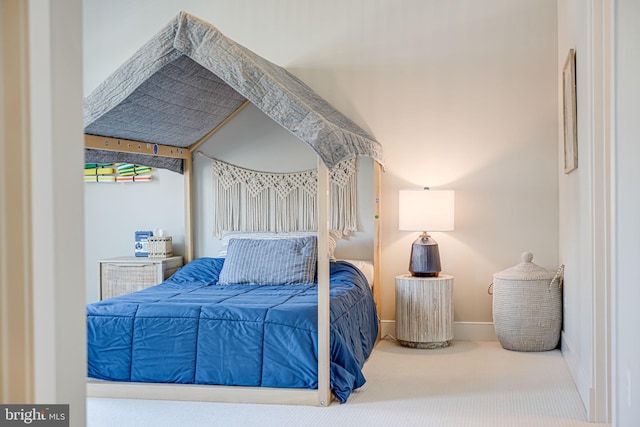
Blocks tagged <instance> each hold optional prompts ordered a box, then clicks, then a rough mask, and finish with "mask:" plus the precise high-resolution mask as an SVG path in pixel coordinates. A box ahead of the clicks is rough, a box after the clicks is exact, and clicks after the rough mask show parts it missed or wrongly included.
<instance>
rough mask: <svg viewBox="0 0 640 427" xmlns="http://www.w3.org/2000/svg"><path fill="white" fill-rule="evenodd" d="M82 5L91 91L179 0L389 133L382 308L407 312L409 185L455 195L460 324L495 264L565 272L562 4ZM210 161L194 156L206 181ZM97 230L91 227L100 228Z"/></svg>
mask: <svg viewBox="0 0 640 427" xmlns="http://www.w3.org/2000/svg"><path fill="white" fill-rule="evenodd" d="M84 5H85V10H84V17H85V22H84V25H85V52H84V53H85V57H84V61H85V62H84V66H85V94H87V93H89V91H90V90H91V89H93V88H94V87H95V86H96V85H97V84H99V83H100V82H101V81H102V80H103V79H104V78H105V77H107V76H108V75H109V74H110V73H111V72H112V71H113V70H114V69H115V68H116V67H117V66H118V65H119V64H120V63H122V62H123V61H125V60H126V59H127V58H128V57H129V56H130V55H131V54H132V53H133V52H134V51H135V50H136V49H137V48H138V47H139V46H140V45H142V43H143V42H145V41H146V40H147V39H148V38H150V37H151V36H152V35H153V34H154V33H155V32H156V31H157V30H158V29H159V28H160V27H161V26H163V25H164V24H165V23H166V22H168V21H169V20H170V19H171V18H172V17H173V16H175V14H176V13H177V12H178V11H179V10H180V9H182V10H186V11H188V12H190V13H193V14H195V15H197V16H199V17H200V18H202V19H205V20H207V21H209V22H211V23H212V24H213V25H215V26H217V27H218V28H220V30H221V31H223V32H224V33H225V34H226V35H228V36H229V37H231V38H232V39H234V40H236V41H238V42H239V43H242V44H244V45H245V46H247V47H248V48H250V49H251V50H253V51H255V52H256V53H258V54H260V55H262V56H264V57H265V58H267V59H269V60H271V61H273V62H275V63H277V64H279V65H281V66H284V67H286V68H287V69H288V70H290V71H291V72H293V73H294V74H295V75H297V76H298V77H300V78H301V79H302V80H304V81H305V82H306V83H307V84H309V85H310V86H311V87H312V88H313V89H315V90H316V91H317V92H318V93H319V94H320V95H321V96H323V97H325V98H326V99H327V100H328V101H329V102H331V103H332V104H333V105H334V106H335V107H337V108H338V109H339V110H341V111H342V112H343V113H345V114H346V115H347V116H349V117H351V118H352V119H353V120H354V121H356V122H357V123H358V124H359V125H361V126H362V127H363V128H365V129H367V130H369V131H370V132H371V133H372V134H373V135H374V136H375V137H376V138H377V139H378V140H379V141H380V142H381V143H382V144H383V147H384V149H385V153H386V162H387V169H386V173H385V175H384V176H383V190H382V213H381V224H382V247H383V254H382V255H383V264H382V286H383V289H382V294H383V295H382V296H383V306H382V317H383V319H385V320H392V319H394V317H395V302H394V277H395V276H396V275H398V274H402V273H405V272H406V270H407V264H408V257H409V250H410V246H411V242H412V241H413V240H415V238H416V235H415V233H407V232H400V231H398V229H397V228H398V225H397V194H398V190H399V189H401V188H407V187H422V186H425V185H430V186H432V187H442V188H449V189H454V190H456V191H457V193H456V198H457V199H456V202H457V211H456V231H454V232H451V233H434V237H435V238H436V239H437V240H438V241H439V243H440V248H441V256H442V261H443V268H444V270H445V271H446V272H447V273H449V274H453V275H454V276H455V278H456V285H455V318H456V320H457V321H459V322H471V323H480V324H482V322H491V320H492V314H491V297H490V296H489V295H488V294H487V287H488V285H489V284H490V283H491V280H492V274H493V273H494V272H497V271H500V270H503V269H505V268H507V267H510V266H511V265H513V264H516V263H518V262H519V261H520V253H521V252H522V251H525V250H530V251H532V252H533V253H534V255H535V261H536V262H537V263H538V264H540V265H542V266H544V267H547V268H549V269H552V270H555V269H556V268H557V266H558V245H557V241H558V214H557V212H558V189H557V180H558V177H557V168H558V153H557V144H558V135H557V126H558V120H557V105H556V93H557V92H556V91H557V81H556V77H557V76H556V71H557V59H556V2H555V0H520V1H517V2H514V1H512V0H484V1H481V2H479V1H476V0H455V1H447V2H442V1H435V0H428V1H425V0H400V1H393V2H391V1H374V2H372V1H369V0H350V1H344V0H326V1H322V2H319V1H318V2H296V1H283V0H265V1H260V2H257V1H249V0H239V1H234V2H225V1H208V2H200V1H195V0H190V1H181V2H177V1H170V0H156V1H151V0H148V1H136V2H129V1H126V0H113V1H109V2H104V1H98V0H85V2H84ZM247 114H248V115H250V114H252V113H251V112H250V111H249V112H248V113H247ZM234 123H235V119H234V120H232V121H231V122H230V123H229V126H231V125H234ZM255 127H257V125H255V124H247V125H246V127H245V125H244V123H243V126H242V128H243V129H240V130H238V134H235V133H234V138H236V139H237V140H242V139H243V138H244V135H245V134H246V135H247V139H251V138H253V137H254V135H255V133H256V132H261V131H262V129H263V125H260V130H257V129H256V128H255ZM221 132H222V131H221ZM241 132H242V133H241ZM211 147H212V146H210V145H209V144H207V145H206V146H205V147H204V149H206V150H209V149H211ZM225 150H226V148H225ZM222 155H224V156H228V158H234V157H235V156H236V155H235V154H233V153H231V152H224V153H221V156H222ZM300 156H302V154H300ZM240 157H241V156H239V155H238V156H237V158H238V159H240ZM254 158H255V157H254ZM296 158H298V154H296ZM249 161H251V160H249ZM203 163H204V162H203V161H202V159H196V165H195V167H196V173H197V177H198V178H197V180H198V181H197V183H196V186H197V188H198V190H197V191H198V192H199V193H203V192H206V189H205V186H206V173H207V172H206V170H205V168H206V166H205V165H204V164H203ZM296 169H297V168H296ZM85 188H87V187H85ZM87 197H91V196H89V195H87ZM170 197H176V198H177V197H178V195H177V194H176V195H173V196H170ZM204 203H206V201H205V202H204ZM205 210H206V209H205ZM197 215H198V214H196V217H197V218H198V216H197ZM198 221H199V222H198V223H197V224H199V223H204V221H205V220H203V219H198ZM157 222H159V221H157ZM166 227H167V228H170V229H173V228H174V227H172V226H166ZM116 228H117V226H116V225H113V226H109V227H108V228H104V229H103V230H102V232H101V234H102V235H103V236H110V235H114V234H115V232H116ZM130 232H131V230H127V236H128V235H129V233H130ZM196 233H197V234H198V236H197V237H196V245H197V248H199V249H198V250H202V251H203V252H207V251H208V246H207V245H208V244H207V243H203V241H202V240H199V239H200V238H201V235H202V233H209V231H208V230H196ZM98 234H99V233H96V230H94V229H91V228H88V229H87V239H88V240H89V239H92V238H94V236H97V235H98ZM126 238H127V239H128V237H126ZM114 255H115V254H114ZM87 262H88V263H94V262H95V261H94V260H88V261H87ZM88 268H89V267H88ZM487 326H488V327H489V328H491V325H490V324H488V325H487Z"/></svg>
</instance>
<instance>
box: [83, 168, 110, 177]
mask: <svg viewBox="0 0 640 427" xmlns="http://www.w3.org/2000/svg"><path fill="white" fill-rule="evenodd" d="M114 172H115V170H114V169H113V168H89V169H85V170H84V174H85V176H87V175H112V174H113V173H114Z"/></svg>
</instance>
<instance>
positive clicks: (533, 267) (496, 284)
mask: <svg viewBox="0 0 640 427" xmlns="http://www.w3.org/2000/svg"><path fill="white" fill-rule="evenodd" d="M521 257H522V262H521V263H520V264H518V265H515V266H513V267H511V268H508V269H506V270H504V271H501V272H498V273H495V274H494V275H493V324H494V327H495V331H496V335H497V337H498V340H499V341H500V344H502V347H504V348H505V349H507V350H516V351H547V350H553V349H555V348H556V347H557V345H558V340H559V339H560V329H561V326H562V289H561V284H562V278H561V277H559V276H560V274H559V273H554V272H552V271H549V270H547V269H546V268H543V267H540V266H539V265H537V264H534V263H533V262H532V260H533V254H532V253H531V252H524V253H523V254H522V256H521ZM559 272H560V270H559Z"/></svg>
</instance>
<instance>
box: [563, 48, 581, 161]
mask: <svg viewBox="0 0 640 427" xmlns="http://www.w3.org/2000/svg"><path fill="white" fill-rule="evenodd" d="M562 104H563V105H562V108H563V117H564V173H569V172H571V171H572V170H574V169H575V168H577V167H578V127H577V124H576V118H577V116H576V110H577V108H576V51H575V50H574V49H571V50H569V54H568V55H567V60H566V61H565V63H564V68H563V69H562Z"/></svg>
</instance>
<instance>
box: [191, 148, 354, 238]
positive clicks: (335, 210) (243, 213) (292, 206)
mask: <svg viewBox="0 0 640 427" xmlns="http://www.w3.org/2000/svg"><path fill="white" fill-rule="evenodd" d="M199 154H201V155H203V156H205V157H207V158H208V159H210V160H211V165H212V178H213V205H214V208H213V210H214V218H213V224H214V225H213V227H214V230H213V233H214V235H215V236H216V237H220V236H221V235H222V233H223V232H224V231H235V230H243V231H275V232H286V231H301V230H317V229H318V223H317V215H316V210H317V207H316V201H317V186H318V173H317V170H316V169H311V170H307V171H301V172H291V173H271V172H262V171H255V170H251V169H245V168H241V167H238V166H235V165H232V164H229V163H226V162H223V161H221V160H217V159H212V158H210V157H208V156H206V155H204V154H203V153H199ZM356 171H357V168H356V160H355V158H354V159H348V160H344V161H342V162H340V163H339V164H338V165H336V166H335V167H334V168H333V169H331V171H330V202H329V209H330V214H329V221H330V228H331V229H332V230H338V231H340V232H342V233H343V234H345V235H348V234H351V233H352V232H355V231H357V229H358V210H357V181H356Z"/></svg>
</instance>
